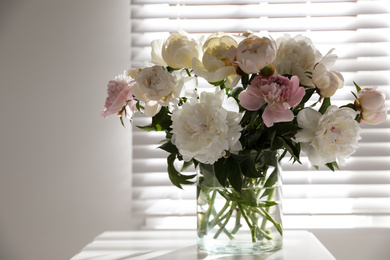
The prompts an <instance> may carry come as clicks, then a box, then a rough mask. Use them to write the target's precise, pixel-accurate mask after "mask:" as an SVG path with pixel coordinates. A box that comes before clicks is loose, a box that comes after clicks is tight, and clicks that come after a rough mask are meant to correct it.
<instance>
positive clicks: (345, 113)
mask: <svg viewBox="0 0 390 260" xmlns="http://www.w3.org/2000/svg"><path fill="white" fill-rule="evenodd" d="M356 115H357V112H356V111H355V110H353V109H351V108H347V107H344V108H338V107H337V106H329V107H328V109H327V110H326V112H325V113H324V115H321V113H320V112H318V111H316V110H314V109H312V108H306V109H303V110H301V111H300V112H299V113H298V115H297V120H298V126H299V127H300V128H302V130H300V131H298V133H297V134H296V141H297V142H300V143H301V148H302V150H303V151H304V152H305V153H306V154H307V156H308V157H309V160H310V162H311V163H312V164H313V165H317V166H318V165H322V164H326V163H331V162H335V161H337V162H339V163H340V164H341V165H343V164H344V163H345V159H347V158H349V157H350V156H351V155H352V154H353V153H354V152H355V151H356V149H357V148H358V140H360V130H361V129H360V127H359V123H358V122H356V120H355V117H356Z"/></svg>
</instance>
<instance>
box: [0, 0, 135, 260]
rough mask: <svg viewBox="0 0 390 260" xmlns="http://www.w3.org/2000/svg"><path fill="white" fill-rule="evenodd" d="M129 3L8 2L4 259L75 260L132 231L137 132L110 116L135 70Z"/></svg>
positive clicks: (3, 82)
mask: <svg viewBox="0 0 390 260" xmlns="http://www.w3.org/2000/svg"><path fill="white" fill-rule="evenodd" d="M129 15H130V6H129V2H128V1H101V0H99V1H95V0H82V1H79V0H67V1H60V0H33V1H31V0H12V1H11V0H1V1H0V119H1V121H0V147H1V148H0V149H1V154H0V259H1V260H53V259H56V260H60V259H70V258H71V257H72V256H73V255H75V254H76V253H77V252H78V251H79V250H81V249H82V248H83V247H84V246H85V245H86V244H87V242H89V241H90V240H92V238H93V237H95V236H97V235H98V234H100V233H101V232H103V231H105V230H121V229H129V227H130V224H131V216H130V209H131V204H130V203H131V194H130V192H131V128H123V127H122V126H121V125H120V123H119V120H118V119H117V118H115V117H113V118H107V119H104V118H102V117H101V115H100V113H101V111H102V110H103V105H104V101H105V98H106V85H107V82H108V80H110V79H111V78H112V77H114V76H115V75H117V74H118V73H121V72H122V71H123V70H124V69H126V68H128V67H129V65H130V19H129Z"/></svg>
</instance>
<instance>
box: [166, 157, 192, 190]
mask: <svg viewBox="0 0 390 260" xmlns="http://www.w3.org/2000/svg"><path fill="white" fill-rule="evenodd" d="M175 159H176V154H170V155H169V156H168V158H167V161H168V174H169V179H170V180H171V182H172V184H173V185H175V186H176V187H178V188H180V189H182V187H181V185H182V184H193V183H194V182H193V181H189V180H190V179H193V178H194V177H195V176H196V174H192V175H183V174H181V173H180V172H178V171H177V170H176V168H175V166H174V162H175Z"/></svg>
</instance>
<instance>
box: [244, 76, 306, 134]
mask: <svg viewBox="0 0 390 260" xmlns="http://www.w3.org/2000/svg"><path fill="white" fill-rule="evenodd" d="M304 95H305V89H304V88H303V87H300V86H299V79H298V77H297V76H293V77H292V78H291V80H290V79H288V78H286V77H283V76H280V75H274V76H271V77H268V78H265V77H263V76H257V77H256V78H254V79H253V80H252V82H251V84H250V85H249V87H248V88H247V89H246V90H244V91H243V92H241V93H240V95H239V96H238V99H239V100H240V103H241V105H242V106H243V107H244V108H246V109H248V110H250V111H255V110H258V109H260V108H261V107H262V106H263V105H264V104H266V103H267V106H266V108H265V110H264V113H263V116H262V118H263V121H264V124H265V125H266V126H267V127H271V126H273V125H274V123H277V122H288V121H291V120H293V119H294V114H293V112H292V111H291V110H290V108H291V107H295V106H297V105H298V104H299V103H300V102H301V100H302V98H303V96H304Z"/></svg>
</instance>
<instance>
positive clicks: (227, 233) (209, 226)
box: [208, 203, 234, 240]
mask: <svg viewBox="0 0 390 260" xmlns="http://www.w3.org/2000/svg"><path fill="white" fill-rule="evenodd" d="M227 204H228V205H229V203H227ZM224 211H225V210H224ZM220 212H221V211H220ZM215 213H216V210H215V209H214V210H213V212H212V214H213V215H214V219H213V220H212V221H211V222H210V223H209V224H208V229H209V230H211V229H212V228H214V227H215V225H218V226H219V227H221V228H222V224H221V221H222V220H224V219H225V218H227V216H228V213H229V212H228V213H227V214H225V215H224V216H222V217H221V218H220V219H218V222H217V223H215V217H216V215H218V214H219V213H218V214H215ZM222 231H223V233H225V235H226V236H228V237H229V239H230V240H233V239H234V237H233V236H232V234H231V233H230V232H229V231H228V230H227V229H226V228H225V227H223V229H222Z"/></svg>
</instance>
